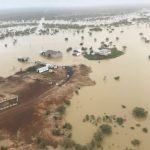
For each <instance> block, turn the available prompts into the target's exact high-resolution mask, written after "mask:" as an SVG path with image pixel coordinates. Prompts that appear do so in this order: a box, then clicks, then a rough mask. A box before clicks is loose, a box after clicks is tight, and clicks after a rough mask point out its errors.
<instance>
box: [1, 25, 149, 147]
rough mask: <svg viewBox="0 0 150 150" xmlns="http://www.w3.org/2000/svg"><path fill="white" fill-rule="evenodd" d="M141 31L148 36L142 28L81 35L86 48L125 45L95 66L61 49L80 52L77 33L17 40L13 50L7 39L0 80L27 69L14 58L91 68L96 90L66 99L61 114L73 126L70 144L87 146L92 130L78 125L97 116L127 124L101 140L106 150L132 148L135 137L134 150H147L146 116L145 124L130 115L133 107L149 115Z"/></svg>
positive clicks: (145, 51) (146, 61) (146, 51)
mask: <svg viewBox="0 0 150 150" xmlns="http://www.w3.org/2000/svg"><path fill="white" fill-rule="evenodd" d="M121 30H124V33H120V31H121ZM140 32H143V33H144V35H145V36H146V37H150V28H149V27H147V26H146V25H140V26H136V25H133V26H130V27H128V26H125V27H119V28H115V31H114V32H113V33H111V34H109V33H108V32H107V31H106V30H104V31H102V32H95V33H93V35H92V37H89V35H88V33H87V32H85V33H84V36H85V40H84V43H85V45H86V46H87V47H90V46H93V48H96V47H98V46H99V45H100V42H101V41H104V40H105V39H106V37H109V38H110V40H112V41H113V43H115V45H116V46H117V47H118V48H120V49H121V50H122V46H124V45H126V46H127V50H126V53H125V55H123V56H120V57H118V58H115V59H111V60H103V61H101V62H100V63H98V62H97V61H88V60H86V59H84V58H83V57H82V56H80V57H73V56H72V55H71V54H69V53H66V49H67V48H68V47H70V46H71V47H73V48H79V43H80V42H81V35H82V34H79V35H78V34H76V35H75V36H73V34H72V31H67V32H60V33H59V34H57V35H54V36H36V35H31V36H28V37H18V38H17V39H18V43H17V45H16V46H13V45H12V39H6V40H3V41H0V68H1V72H0V75H1V76H8V75H10V74H13V73H14V72H16V71H18V70H19V69H20V68H24V67H27V66H28V65H30V63H29V64H20V63H18V62H17V57H21V56H29V57H31V63H32V61H35V60H41V61H45V62H50V63H57V64H69V65H70V64H86V65H87V66H90V67H91V69H92V73H91V74H90V77H91V78H92V80H95V81H96V85H95V86H92V87H91V86H90V87H84V88H82V89H81V90H80V91H79V95H75V96H74V97H73V98H72V99H71V106H70V107H69V108H68V109H67V112H66V120H67V121H68V122H70V123H71V124H72V125H73V137H72V138H73V140H75V141H76V142H77V143H80V144H85V143H88V142H89V141H90V140H91V137H92V136H93V133H94V132H95V131H96V129H97V128H96V127H95V126H93V125H91V124H88V123H83V122H82V120H83V118H84V116H85V115H86V114H94V115H96V116H98V115H103V114H104V113H107V114H110V115H113V114H114V115H118V116H125V117H126V119H127V121H126V123H125V127H124V128H121V127H117V128H115V129H113V134H112V135H111V136H109V137H107V138H106V139H105V141H104V149H105V150H108V149H110V146H111V149H112V150H116V149H118V150H121V149H124V148H125V147H132V145H131V143H130V142H131V140H132V139H135V138H137V139H139V140H140V141H141V145H140V147H139V148H138V149H139V150H148V149H149V148H148V147H150V143H149V139H150V134H149V133H148V134H145V133H143V132H142V127H147V128H149V129H150V117H148V118H147V120H145V121H137V120H135V119H134V118H133V117H132V114H131V113H132V109H133V108H134V107H135V106H140V107H144V108H146V109H147V110H150V92H149V89H150V61H149V59H148V55H150V45H149V44H145V43H144V42H143V41H142V40H141V38H140V36H139V33H140ZM117 36H118V37H120V40H119V41H116V40H115V38H116V37H117ZM65 37H68V38H69V41H68V42H65V41H64V38H65ZM94 38H97V41H98V42H96V43H95V42H94V40H93V39H94ZM5 43H8V48H5V47H4V44H5ZM43 49H54V50H61V51H62V52H63V53H64V56H63V58H62V59H57V60H46V59H43V58H41V57H40V56H39V52H40V51H41V50H43ZM117 75H119V76H120V80H119V81H115V80H114V79H113V77H114V76H117ZM104 76H107V79H106V81H105V82H104V81H103V77H104ZM121 105H125V106H126V107H127V108H126V109H122V107H121ZM137 123H140V124H141V126H142V127H141V128H136V129H135V130H131V129H130V127H131V126H135V124H137ZM116 132H118V134H116ZM112 144H114V146H112Z"/></svg>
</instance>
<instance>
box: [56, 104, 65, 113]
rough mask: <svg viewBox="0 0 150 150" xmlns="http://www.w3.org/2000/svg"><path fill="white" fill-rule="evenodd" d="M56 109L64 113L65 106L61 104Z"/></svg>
mask: <svg viewBox="0 0 150 150" xmlns="http://www.w3.org/2000/svg"><path fill="white" fill-rule="evenodd" d="M56 111H57V112H59V113H60V114H64V113H65V111H66V107H65V106H63V105H62V106H59V107H58V108H57V110H56Z"/></svg>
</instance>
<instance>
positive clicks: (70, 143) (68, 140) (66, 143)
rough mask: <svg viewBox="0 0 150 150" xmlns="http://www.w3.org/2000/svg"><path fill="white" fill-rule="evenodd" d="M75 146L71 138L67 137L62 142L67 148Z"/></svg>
mask: <svg viewBox="0 0 150 150" xmlns="http://www.w3.org/2000/svg"><path fill="white" fill-rule="evenodd" d="M74 146H75V142H74V141H72V140H71V139H69V138H65V139H64V141H63V143H62V147H64V148H65V149H67V148H72V147H74Z"/></svg>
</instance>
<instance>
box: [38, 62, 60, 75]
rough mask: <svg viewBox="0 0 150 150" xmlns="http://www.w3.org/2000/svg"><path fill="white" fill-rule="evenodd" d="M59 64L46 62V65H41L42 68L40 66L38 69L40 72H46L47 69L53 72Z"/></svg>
mask: <svg viewBox="0 0 150 150" xmlns="http://www.w3.org/2000/svg"><path fill="white" fill-rule="evenodd" d="M57 68H58V66H57V65H54V64H46V65H45V66H43V67H41V68H38V69H37V70H36V71H37V72H38V73H43V72H46V71H49V72H53V69H57Z"/></svg>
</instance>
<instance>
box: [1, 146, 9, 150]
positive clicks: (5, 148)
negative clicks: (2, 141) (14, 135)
mask: <svg viewBox="0 0 150 150" xmlns="http://www.w3.org/2000/svg"><path fill="white" fill-rule="evenodd" d="M0 150H8V148H7V147H5V146H1V148H0Z"/></svg>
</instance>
